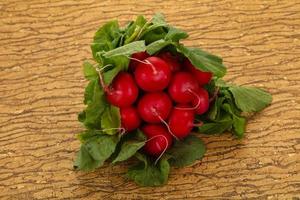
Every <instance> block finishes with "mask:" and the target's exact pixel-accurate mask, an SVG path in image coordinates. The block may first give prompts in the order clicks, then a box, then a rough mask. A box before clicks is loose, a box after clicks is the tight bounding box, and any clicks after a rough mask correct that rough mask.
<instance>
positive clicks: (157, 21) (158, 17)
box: [151, 12, 169, 27]
mask: <svg viewBox="0 0 300 200" xmlns="http://www.w3.org/2000/svg"><path fill="white" fill-rule="evenodd" d="M151 22H152V24H153V25H155V26H157V27H159V26H165V27H167V26H169V25H168V24H167V22H166V20H165V17H164V15H163V14H162V13H159V12H157V13H155V14H154V16H153V18H152V20H151Z"/></svg>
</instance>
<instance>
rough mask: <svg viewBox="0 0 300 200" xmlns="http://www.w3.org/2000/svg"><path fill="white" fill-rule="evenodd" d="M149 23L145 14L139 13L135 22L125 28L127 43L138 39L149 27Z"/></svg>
mask: <svg viewBox="0 0 300 200" xmlns="http://www.w3.org/2000/svg"><path fill="white" fill-rule="evenodd" d="M148 25H149V23H147V20H146V19H145V18H144V16H142V15H139V16H138V17H137V18H136V20H135V22H131V24H130V25H129V26H128V27H127V29H125V42H124V43H125V44H128V43H130V42H132V41H134V40H138V39H139V37H140V35H141V33H142V31H143V30H145V29H146V28H147V26H148Z"/></svg>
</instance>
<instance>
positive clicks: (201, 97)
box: [192, 88, 209, 115]
mask: <svg viewBox="0 0 300 200" xmlns="http://www.w3.org/2000/svg"><path fill="white" fill-rule="evenodd" d="M195 93H196V94H197V95H198V97H195V98H194V99H193V101H192V105H193V106H197V104H198V103H199V104H198V106H197V108H196V109H195V112H196V113H197V114H198V115H201V114H203V113H205V112H206V111H207V110H208V108H209V96H208V92H207V91H206V90H205V89H204V88H199V89H198V90H196V91H195Z"/></svg>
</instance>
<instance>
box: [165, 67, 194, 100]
mask: <svg viewBox="0 0 300 200" xmlns="http://www.w3.org/2000/svg"><path fill="white" fill-rule="evenodd" d="M198 88H199V86H198V83H197V80H196V79H195V78H194V77H193V76H192V75H191V74H190V73H188V72H177V73H176V74H175V75H174V76H173V78H172V80H171V83H170V85H169V89H168V92H169V94H170V96H171V98H172V99H173V100H174V101H175V102H177V103H189V102H191V101H192V100H193V98H194V97H195V94H194V92H193V91H195V90H197V89H198Z"/></svg>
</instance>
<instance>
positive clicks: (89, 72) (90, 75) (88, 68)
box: [83, 61, 98, 80]
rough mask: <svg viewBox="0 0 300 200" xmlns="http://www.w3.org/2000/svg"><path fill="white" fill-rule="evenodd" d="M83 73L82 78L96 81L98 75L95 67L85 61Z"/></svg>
mask: <svg viewBox="0 0 300 200" xmlns="http://www.w3.org/2000/svg"><path fill="white" fill-rule="evenodd" d="M83 72H84V77H85V78H86V79H88V80H95V79H98V73H97V71H96V69H95V67H94V66H93V65H92V64H91V63H89V62H87V61H85V62H84V63H83Z"/></svg>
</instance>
